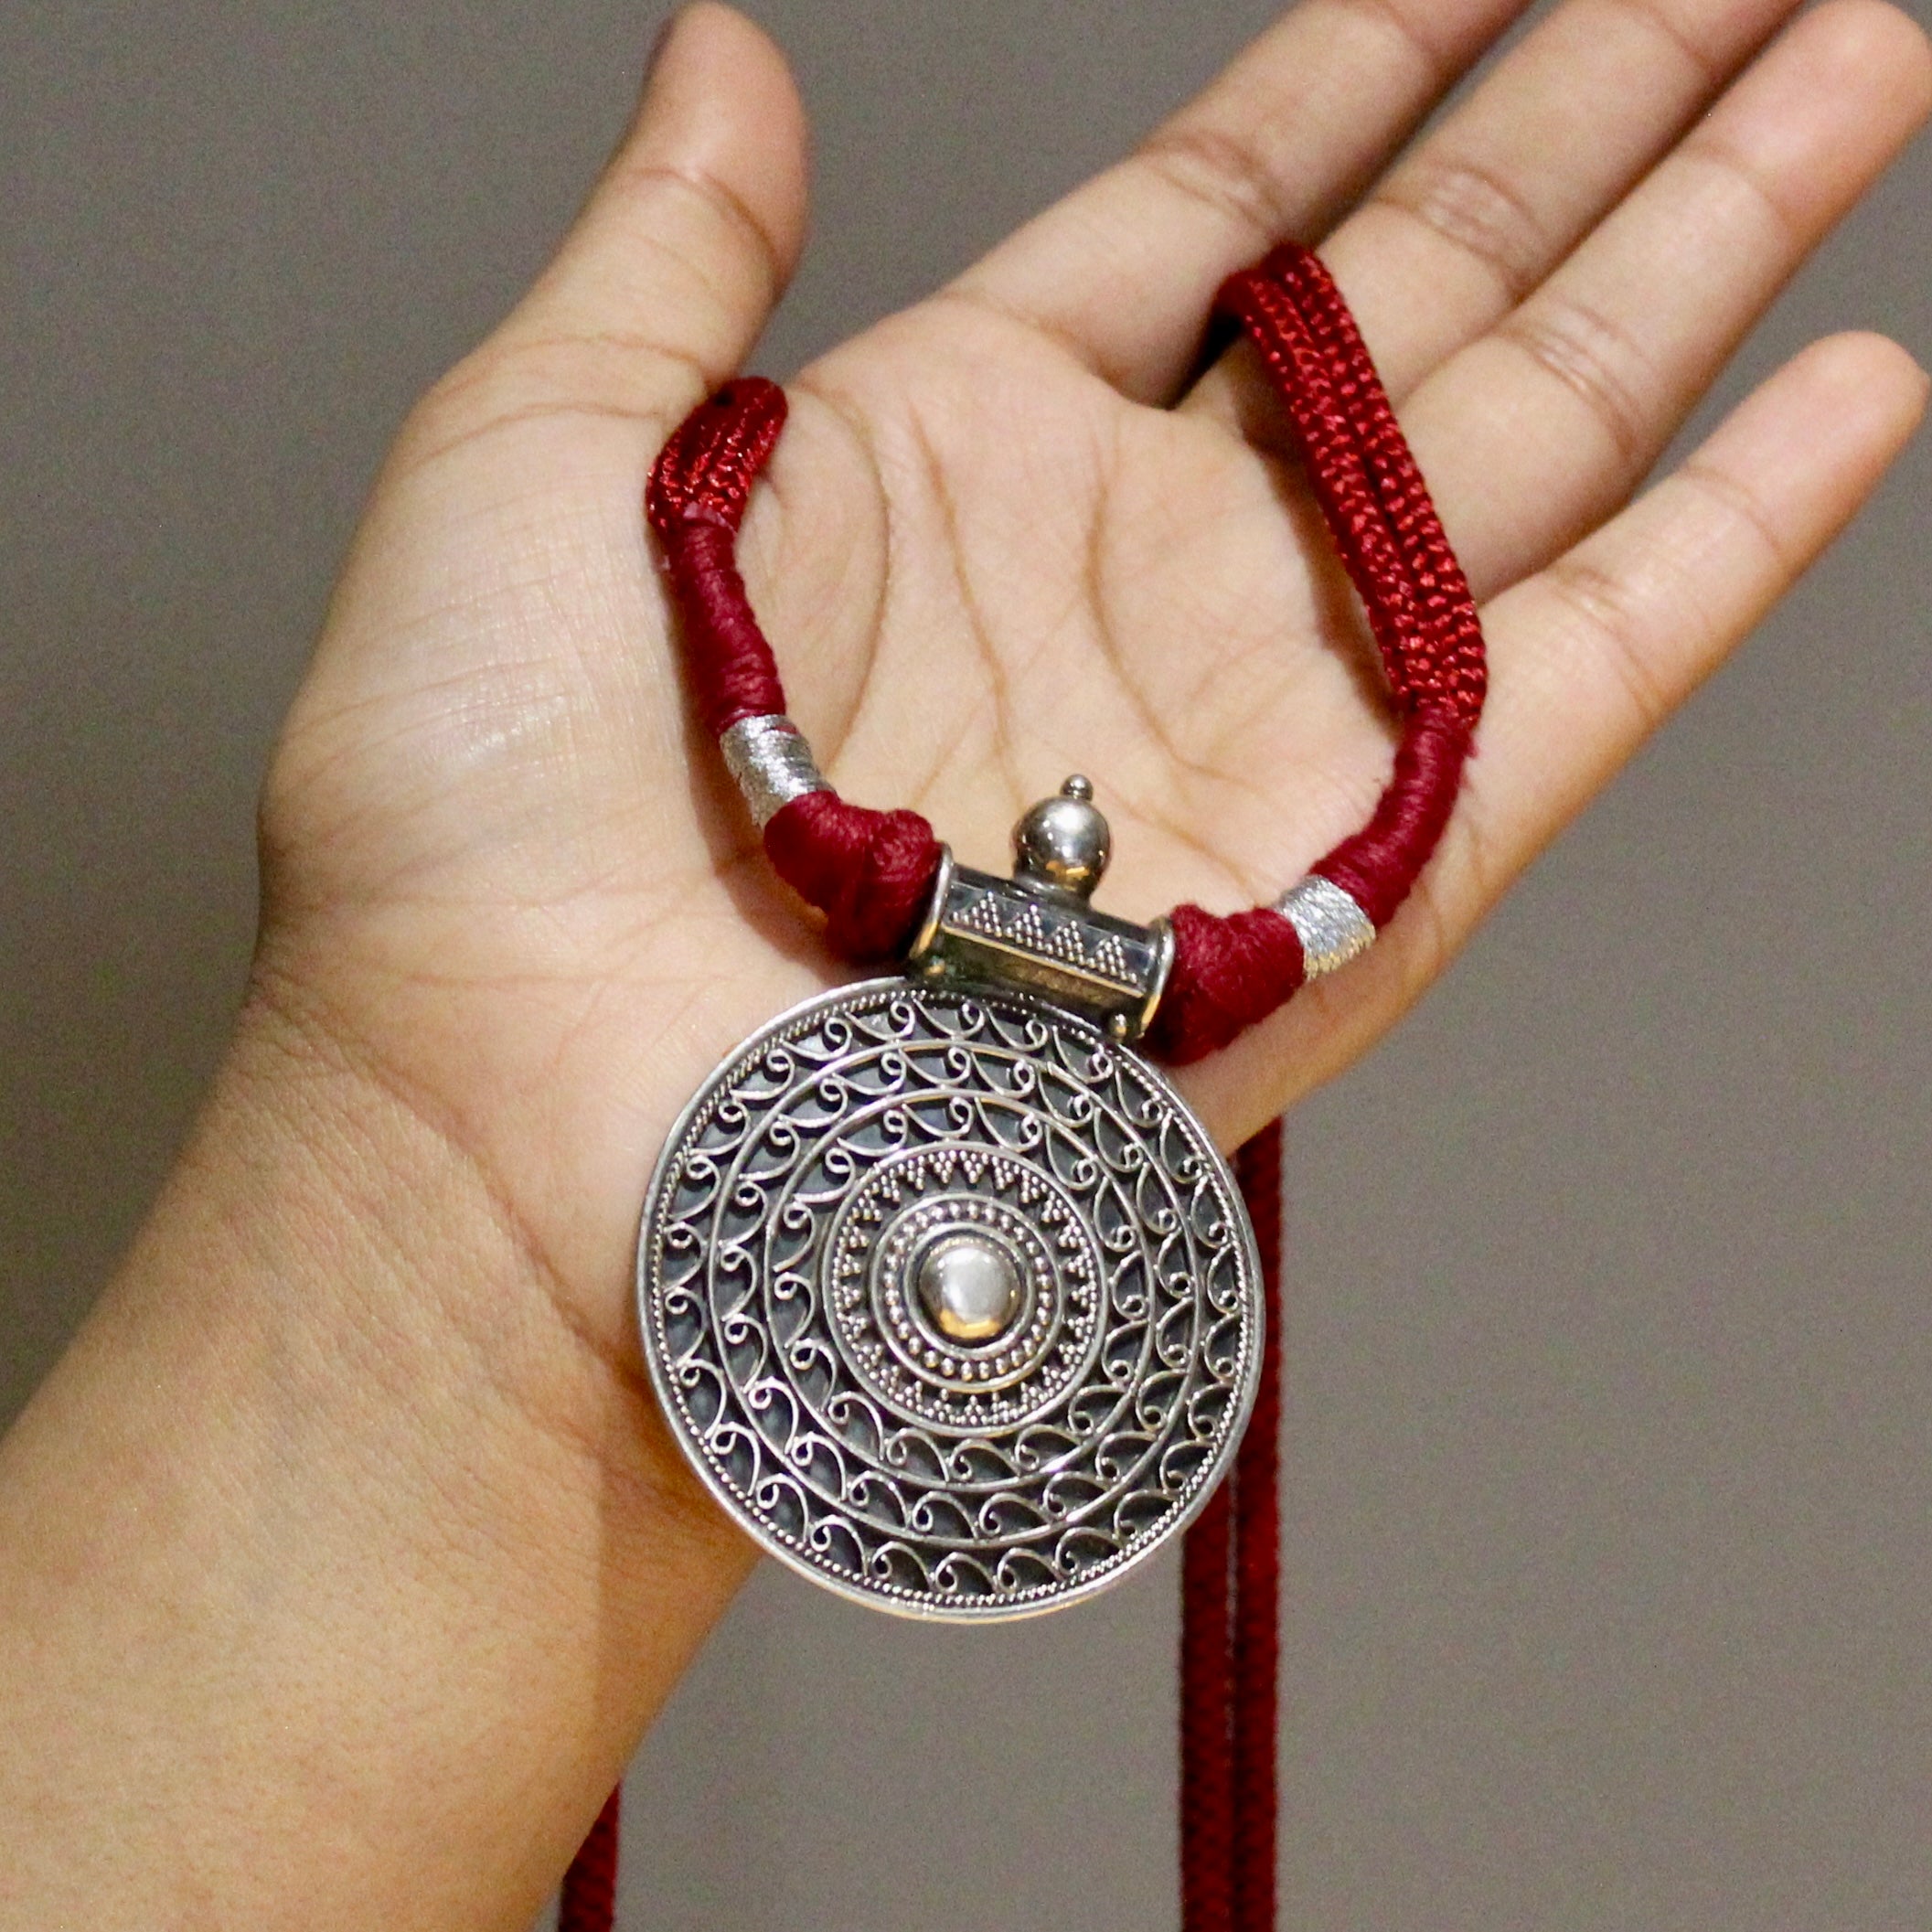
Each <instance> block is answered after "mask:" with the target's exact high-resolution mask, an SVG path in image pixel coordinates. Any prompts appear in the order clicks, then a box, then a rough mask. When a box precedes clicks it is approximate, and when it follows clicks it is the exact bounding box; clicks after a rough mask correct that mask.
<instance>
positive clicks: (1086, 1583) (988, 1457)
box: [637, 979, 1262, 1620]
mask: <svg viewBox="0 0 1932 1932" xmlns="http://www.w3.org/2000/svg"><path fill="white" fill-rule="evenodd" d="M637 1293H638V1306H639V1313H640V1317H641V1320H642V1323H643V1329H644V1350H645V1358H646V1361H647V1362H648V1364H649V1367H650V1373H651V1380H652V1382H653V1383H654V1385H655V1386H656V1391H657V1395H658V1399H659V1400H660V1401H661V1403H662V1404H663V1405H664V1409H665V1413H666V1414H667V1416H668V1417H669V1419H670V1423H671V1426H672V1429H673V1431H674V1433H675V1434H676V1435H677V1436H678V1438H679V1440H680V1442H681V1443H682V1445H683V1446H684V1449H685V1451H686V1453H687V1454H688V1456H689V1457H690V1458H691V1461H692V1462H693V1464H694V1465H695V1466H696V1468H697V1469H698V1471H699V1474H700V1475H701V1476H702V1477H703V1478H704V1480H705V1482H706V1483H707V1484H708V1485H709V1486H710V1489H711V1490H712V1491H713V1493H714V1494H716V1496H717V1497H718V1498H719V1500H720V1501H721V1502H722V1503H723V1504H724V1506H725V1507H726V1508H727V1509H728V1510H730V1511H731V1513H732V1514H733V1515H734V1516H735V1517H736V1518H737V1519H738V1520H739V1521H740V1522H742V1524H743V1525H744V1527H745V1529H746V1530H747V1531H749V1532H750V1533H751V1534H752V1535H753V1537H754V1538H755V1539H756V1540H757V1541H758V1542H760V1543H762V1544H763V1546H764V1548H765V1549H767V1550H768V1551H770V1552H771V1553H773V1554H774V1555H775V1556H777V1557H779V1558H781V1559H782V1560H783V1561H784V1562H785V1563H788V1564H791V1565H792V1566H793V1567H794V1568H795V1569H797V1570H801V1571H803V1572H804V1573H805V1574H806V1575H807V1576H810V1577H812V1578H813V1579H814V1580H815V1581H817V1582H818V1583H822V1584H826V1585H829V1586H830V1587H831V1588H833V1589H835V1590H838V1591H840V1592H841V1593H843V1594H844V1595H846V1596H854V1597H858V1598H859V1599H861V1600H862V1601H864V1602H867V1603H870V1604H874V1605H876V1606H879V1607H881V1608H882V1609H888V1610H896V1611H899V1612H902V1613H903V1614H906V1615H912V1616H922V1617H949V1618H957V1619H961V1620H974V1619H980V1618H997V1617H1024V1616H1029V1615H1031V1614H1033V1613H1035V1612H1038V1611H1041V1610H1049V1609H1053V1608H1056V1607H1057V1606H1060V1605H1062V1604H1064V1603H1069V1602H1071V1601H1073V1599H1074V1598H1076V1597H1080V1596H1088V1595H1091V1594H1092V1593H1093V1592H1094V1591H1095V1590H1099V1589H1102V1588H1104V1587H1105V1585H1108V1584H1110V1583H1112V1582H1114V1581H1115V1579H1117V1578H1118V1577H1119V1576H1121V1575H1122V1574H1125V1573H1126V1571H1127V1570H1129V1569H1130V1568H1132V1567H1133V1565H1134V1564H1137V1563H1138V1562H1140V1561H1141V1560H1142V1559H1143V1558H1144V1557H1146V1556H1147V1555H1149V1554H1150V1553H1152V1552H1153V1551H1154V1550H1155V1549H1156V1548H1157V1547H1158V1545H1159V1544H1160V1543H1161V1542H1164V1541H1165V1540H1166V1539H1167V1538H1168V1537H1169V1536H1171V1535H1173V1534H1174V1533H1175V1532H1177V1531H1179V1530H1180V1529H1182V1528H1183V1527H1185V1525H1186V1524H1187V1523H1188V1521H1190V1519H1191V1518H1192V1517H1193V1515H1194V1514H1195V1512H1196V1511H1197V1510H1199V1509H1200V1508H1201V1504H1202V1503H1203V1502H1205V1501H1206V1500H1207V1498H1208V1496H1209V1494H1210V1493H1211V1492H1212V1489H1213V1487H1214V1485H1215V1483H1216V1482H1217V1481H1219V1479H1220V1478H1221V1476H1222V1473H1223V1472H1224V1470H1225V1469H1226V1468H1227V1466H1228V1464H1229V1462H1230V1461H1231V1460H1232V1458H1233V1454H1234V1449H1235V1445H1236V1443H1237V1442H1238V1441H1239V1439H1240V1436H1241V1431H1242V1428H1243V1426H1244V1424H1245V1423H1246V1420H1247V1414H1248V1410H1249V1408H1250V1407H1251V1405H1252V1404H1253V1402H1254V1384H1255V1380H1256V1377H1257V1375H1258V1373H1259V1369H1260V1361H1261V1340H1262V1335H1261V1325H1262V1302H1261V1288H1260V1268H1259V1264H1258V1262H1257V1259H1256V1256H1255V1251H1254V1233H1253V1231H1252V1230H1251V1229H1250V1227H1249V1225H1248V1220H1247V1215H1246V1212H1244V1209H1243V1206H1242V1201H1241V1195H1240V1191H1239V1190H1238V1189H1237V1188H1236V1186H1235V1184H1234V1180H1233V1176H1232V1175H1231V1174H1230V1173H1229V1171H1228V1168H1227V1165H1226V1163H1225V1162H1224V1161H1223V1160H1222V1158H1221V1156H1220V1154H1219V1153H1218V1152H1217V1151H1216V1149H1215V1147H1214V1146H1213V1144H1212V1142H1211V1141H1210V1140H1209V1139H1208V1137H1207V1135H1206V1133H1205V1131H1204V1130H1203V1129H1202V1127H1201V1124H1200V1122H1199V1121H1197V1120H1196V1119H1195V1118H1194V1116H1193V1115H1191V1114H1190V1112H1189V1111H1188V1109H1187V1107H1186V1105H1184V1103H1183V1102H1182V1101H1181V1099H1180V1097H1179V1095H1178V1094H1176V1093H1175V1092H1174V1089H1173V1088H1172V1087H1171V1086H1170V1085H1169V1083H1168V1081H1167V1080H1166V1078H1165V1077H1164V1076H1163V1075H1162V1074H1161V1073H1159V1071H1158V1069H1157V1068H1155V1067H1154V1066H1152V1065H1151V1064H1149V1062H1147V1061H1145V1060H1143V1059H1142V1058H1141V1057H1140V1056H1139V1055H1138V1054H1137V1053H1135V1052H1133V1051H1130V1050H1128V1049H1126V1048H1124V1047H1121V1046H1119V1045H1116V1044H1115V1042H1114V1041H1111V1040H1110V1039H1109V1038H1108V1037H1107V1036H1106V1034H1105V1033H1104V1032H1103V1031H1102V1030H1100V1029H1099V1028H1098V1027H1095V1026H1093V1025H1091V1024H1089V1023H1088V1022H1087V1021H1086V1020H1084V1019H1081V1018H1079V1017H1078V1016H1076V1015H1074V1014H1073V1013H1070V1012H1068V1011H1066V1010H1064V1009H1062V1008H1059V1007H1055V1006H1051V1005H1048V1004H1047V1003H1045V1002H1044V1001H1041V1000H1037V999H1034V998H1031V997H1030V996H1029V995H1027V994H1025V993H1019V992H1014V991H1009V990H1006V989H999V990H992V989H987V988H981V987H971V986H960V985H958V984H955V983H946V982H936V983H918V982H913V981H911V980H906V979H890V980H870V981H868V982H866V983H864V984H863V985H859V986H854V987H844V988H841V989H840V990H839V991H838V992H834V993H827V994H825V995H823V996H821V997H820V998H817V999H813V1000H810V1001H808V1002H807V1003H806V1004H805V1005H804V1006H801V1007H797V1008H795V1009H793V1010H792V1011H791V1012H789V1013H786V1014H785V1015H783V1016H782V1017H781V1018H779V1019H775V1020H774V1021H773V1022H772V1023H771V1025H769V1026H768V1027H766V1028H764V1029H763V1030H762V1031H760V1032H758V1033H755V1034H754V1035H753V1037H752V1038H751V1039H750V1040H748V1041H746V1042H745V1043H744V1045H743V1046H742V1047H741V1048H739V1050H738V1051H736V1052H735V1053H733V1054H732V1055H731V1058H730V1059H729V1060H728V1061H726V1062H725V1063H724V1064H723V1065H722V1066H721V1067H720V1068H719V1070H718V1071H717V1073H714V1074H713V1075H712V1076H711V1078H710V1081H709V1082H707V1083H706V1084H705V1086H704V1088H703V1089H702V1091H701V1092H700V1093H699V1094H698V1096H697V1098H696V1099H695V1100H693V1101H692V1103H691V1105H689V1107H688V1108H687V1109H686V1111H685V1114H684V1115H683V1117H682V1118H681V1119H680V1120H679V1122H678V1126H677V1127H676V1128H675V1129H674V1130H673V1132H672V1135H671V1137H670V1140H669V1143H668V1144H667V1147H666V1148H665V1150H664V1153H663V1155H662V1156H661V1157H660V1158H659V1160H658V1163H657V1170H656V1174H655V1175H654V1176H653V1178H652V1181H651V1190H650V1194H649V1197H648V1199H647V1200H646V1203H645V1213H644V1230H643V1235H642V1238H641V1241H640V1243H639V1247H638V1259H637Z"/></svg>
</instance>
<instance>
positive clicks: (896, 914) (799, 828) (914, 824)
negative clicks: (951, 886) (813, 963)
mask: <svg viewBox="0 0 1932 1932" xmlns="http://www.w3.org/2000/svg"><path fill="white" fill-rule="evenodd" d="M764 849H765V851H766V853H767V855H768V856H769V857H770V859H771V861H772V864H773V867H774V869H775V870H776V871H777V873H778V876H779V877H780V878H781V879H783V880H784V881H785V883H786V884H787V885H789V886H790V887H791V888H792V890H793V891H795V892H796V893H797V894H798V896H799V897H800V898H801V899H804V900H806V902H808V903H810V904H812V905H815V906H817V908H818V909H819V911H820V912H822V913H824V914H825V915H826V934H825V936H826V943H827V945H829V946H830V947H831V948H832V950H833V951H834V952H835V953H838V954H839V955H842V956H843V957H845V958H847V959H855V960H875V959H893V958H897V957H899V956H900V955H902V954H903V953H904V951H905V949H906V947H907V946H908V945H910V944H911V943H912V940H913V934H916V933H917V932H918V930H919V923H920V921H921V920H922V919H923V917H924V916H925V910H926V906H927V903H928V902H929V901H930V900H931V898H932V895H933V883H934V880H935V879H936V878H937V876H938V872H939V861H940V858H941V854H942V848H941V846H940V843H939V841H938V840H937V839H936V838H934V837H933V827H931V826H930V825H928V824H927V823H926V821H925V820H924V819H923V818H922V817H920V816H919V814H918V813H917V812H875V811H873V810H871V809H870V807H868V806H862V805H848V804H847V803H846V801H845V800H844V799H843V798H841V797H839V795H838V793H837V792H807V793H806V795H804V796H803V797H802V798H795V799H793V800H792V802H791V803H790V804H789V805H787V806H784V807H783V808H782V809H781V810H779V811H778V812H776V813H775V814H774V816H773V818H772V821H771V823H770V824H769V825H767V826H766V827H765V828H764Z"/></svg>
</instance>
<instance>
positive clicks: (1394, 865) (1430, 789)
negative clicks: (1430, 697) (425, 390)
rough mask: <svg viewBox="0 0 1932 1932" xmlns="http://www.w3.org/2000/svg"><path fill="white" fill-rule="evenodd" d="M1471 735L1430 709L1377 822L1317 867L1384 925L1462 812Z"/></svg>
mask: <svg viewBox="0 0 1932 1932" xmlns="http://www.w3.org/2000/svg"><path fill="white" fill-rule="evenodd" d="M1468 754H1469V737H1468V732H1467V731H1464V730H1463V728H1462V726H1461V724H1460V723H1459V722H1458V721H1457V720H1456V719H1455V718H1454V717H1451V716H1449V715H1447V714H1446V713H1442V712H1436V711H1425V712H1423V713H1422V714H1421V715H1420V716H1419V717H1417V718H1416V719H1415V720H1414V721H1413V722H1412V723H1411V724H1410V726H1409V729H1408V731H1406V732H1404V735H1403V741H1402V742H1401V744H1399V745H1398V746H1397V747H1396V750H1395V775H1394V776H1393V778H1392V779H1391V780H1390V781H1389V787H1388V789H1387V790H1386V791H1385V792H1384V793H1383V794H1382V801H1381V803H1380V804H1379V805H1377V806H1376V807H1375V816H1374V817H1372V818H1371V819H1370V820H1369V822H1368V824H1367V825H1365V826H1364V827H1362V828H1361V831H1359V832H1357V833H1356V834H1355V836H1354V837H1353V838H1345V839H1343V840H1342V842H1341V843H1340V845H1339V846H1337V847H1336V848H1335V849H1334V850H1333V851H1332V852H1330V853H1329V856H1328V857H1327V858H1326V859H1322V860H1321V861H1320V862H1319V863H1318V865H1317V866H1316V868H1315V870H1316V871H1317V872H1318V873H1319V874H1320V876H1321V877H1322V878H1324V879H1328V880H1332V881H1334V882H1335V884H1337V885H1339V886H1340V888H1341V889H1342V891H1345V892H1347V893H1348V894H1349V896H1350V898H1352V899H1353V900H1354V902H1355V903H1356V904H1357V905H1359V906H1360V907H1361V909H1362V911H1363V912H1364V913H1367V914H1368V915H1369V917H1370V918H1371V919H1372V920H1373V921H1374V923H1375V924H1376V925H1377V926H1385V925H1387V924H1388V923H1389V921H1390V920H1392V919H1393V918H1394V916H1395V909H1396V908H1397V907H1398V906H1399V905H1401V903H1402V902H1403V901H1404V899H1406V898H1407V897H1408V895H1409V889H1410V888H1411V887H1412V886H1413V885H1414V883H1415V880H1416V878H1417V876H1418V874H1420V872H1421V871H1422V869H1423V867H1424V866H1425V865H1426V864H1427V863H1428V859H1429V855H1430V854H1431V853H1432V852H1433V851H1434V850H1435V849H1436V842H1437V841H1438V840H1439V839H1440V838H1441V837H1442V833H1443V827H1445V826H1446V825H1447V824H1448V822H1449V814H1450V812H1451V811H1453V810H1454V809H1455V806H1456V794H1457V790H1458V789H1459V788H1460V786H1461V784H1462V768H1463V764H1464V762H1465V761H1466V760H1467V759H1468Z"/></svg>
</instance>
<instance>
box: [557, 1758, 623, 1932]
mask: <svg viewBox="0 0 1932 1932" xmlns="http://www.w3.org/2000/svg"><path fill="white" fill-rule="evenodd" d="M623 1801H624V1787H623V1786H622V1785H619V1786H618V1787H617V1788H616V1789H615V1790H614V1791H613V1792H612V1793H611V1795H610V1796H609V1797H608V1798H607V1799H604V1801H603V1810H601V1811H600V1812H598V1814H597V1822H596V1823H595V1824H593V1825H592V1827H591V1829H590V1831H589V1833H588V1835H587V1836H586V1837H585V1839H584V1841H583V1844H582V1847H581V1849H580V1850H579V1851H578V1853H577V1855H576V1857H575V1858H573V1859H572V1860H571V1868H570V1870H569V1871H568V1872H566V1873H564V1874H563V1890H562V1893H561V1894H560V1896H559V1900H558V1905H557V1932H611V1927H612V1926H613V1925H614V1923H615V1922H616V1916H617V1839H618V1830H617V1827H618V1812H619V1809H620V1808H621V1806H622V1804H623Z"/></svg>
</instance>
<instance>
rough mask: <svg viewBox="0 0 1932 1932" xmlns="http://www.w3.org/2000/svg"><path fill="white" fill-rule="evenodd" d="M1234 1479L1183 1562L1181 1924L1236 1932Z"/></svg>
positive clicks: (1212, 1505) (1195, 1931) (1208, 1511)
mask: <svg viewBox="0 0 1932 1932" xmlns="http://www.w3.org/2000/svg"><path fill="white" fill-rule="evenodd" d="M1235 1480H1236V1478H1234V1477H1233V1476H1230V1477H1229V1478H1227V1479H1226V1480H1225V1481H1224V1482H1223V1483H1222V1485H1221V1487H1220V1488H1219V1489H1216V1490H1215V1492H1214V1493H1213V1495H1212V1496H1211V1497H1210V1498H1209V1499H1208V1504H1207V1507H1206V1508H1205V1509H1204V1510H1202V1511H1201V1514H1200V1515H1199V1516H1198V1517H1196V1518H1195V1520H1194V1526H1193V1528H1192V1529H1190V1531H1189V1532H1188V1533H1187V1537H1186V1540H1185V1541H1184V1542H1183V1543H1182V1546H1181V1555H1180V1923H1181V1928H1182V1932H1233V1917H1232V1914H1233V1884H1232V1883H1231V1878H1232V1873H1233V1833H1234V1751H1233V1727H1232V1724H1231V1715H1230V1713H1231V1712H1232V1710H1233V1697H1234V1683H1233V1669H1234V1666H1233V1647H1232V1644H1231V1642H1230V1634H1231V1618H1230V1614H1229V1613H1230V1608H1231V1606H1230V1602H1229V1593H1228V1559H1229V1552H1230V1547H1231V1538H1230V1536H1229V1526H1230V1522H1231V1520H1232V1518H1233V1500H1234V1497H1233V1492H1234V1486H1235Z"/></svg>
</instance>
